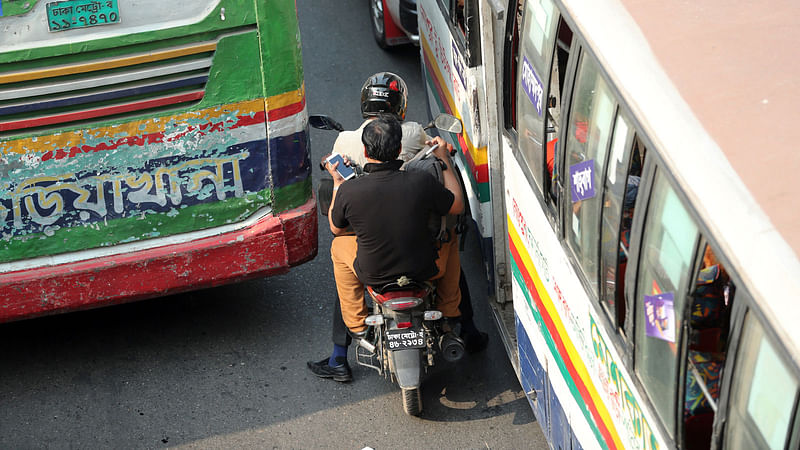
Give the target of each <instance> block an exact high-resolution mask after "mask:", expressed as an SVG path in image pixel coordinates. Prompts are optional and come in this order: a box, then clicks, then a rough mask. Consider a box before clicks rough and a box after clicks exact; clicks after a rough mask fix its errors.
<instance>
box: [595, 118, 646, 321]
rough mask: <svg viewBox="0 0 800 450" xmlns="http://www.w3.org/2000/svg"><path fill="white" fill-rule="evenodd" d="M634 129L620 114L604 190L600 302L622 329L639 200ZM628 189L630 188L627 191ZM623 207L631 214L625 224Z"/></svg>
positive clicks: (612, 142)
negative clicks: (633, 164) (630, 245)
mask: <svg viewBox="0 0 800 450" xmlns="http://www.w3.org/2000/svg"><path fill="white" fill-rule="evenodd" d="M632 141H633V129H632V128H631V125H630V122H629V121H628V120H627V119H626V118H625V116H623V115H622V114H619V113H618V114H617V119H616V121H615V124H614V135H613V136H612V138H611V154H610V155H609V161H608V170H607V171H606V176H605V187H604V188H603V213H602V225H601V227H602V228H601V232H600V233H601V239H602V240H601V244H600V248H601V254H600V276H601V280H602V281H601V285H600V302H601V304H602V305H603V306H604V307H605V310H606V312H607V313H608V315H609V316H610V318H611V321H612V323H614V324H615V325H616V326H617V327H618V328H620V327H622V325H623V324H624V323H625V309H624V306H625V302H624V297H623V295H622V294H623V286H624V282H623V281H624V279H625V266H626V265H627V261H628V249H627V242H628V239H629V236H628V235H629V234H630V221H631V217H633V204H634V202H635V199H636V193H637V191H638V185H637V186H633V184H634V183H638V179H639V178H638V177H636V176H635V175H633V174H630V175H629V171H628V166H629V164H628V162H629V160H630V159H631V153H632V151H631V147H632V146H633V144H632ZM626 186H627V189H626ZM623 206H624V207H626V208H625V210H626V211H629V212H628V216H627V217H626V219H625V220H624V224H625V225H626V226H623V227H621V226H620V225H621V224H622V223H623V218H622V214H623Z"/></svg>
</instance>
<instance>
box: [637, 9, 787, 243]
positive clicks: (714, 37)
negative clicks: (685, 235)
mask: <svg viewBox="0 0 800 450" xmlns="http://www.w3.org/2000/svg"><path fill="white" fill-rule="evenodd" d="M622 3H623V4H624V5H625V8H626V9H627V10H628V12H629V13H630V14H631V15H632V16H633V18H634V20H635V21H636V22H637V23H638V25H639V27H640V29H641V30H642V32H643V33H644V36H645V38H646V39H647V42H648V44H649V45H650V48H651V49H652V50H653V53H654V54H655V56H656V58H657V59H658V62H659V63H661V65H662V66H663V67H664V69H665V71H666V73H667V76H669V78H670V79H671V80H672V82H673V83H674V84H675V86H676V87H677V88H678V91H679V92H680V93H681V96H682V97H683V99H684V100H685V101H686V102H687V103H688V104H689V106H690V108H691V109H692V111H693V112H694V114H695V115H696V116H697V118H698V119H699V120H700V122H701V123H702V124H703V126H704V127H705V129H706V131H707V132H708V133H709V134H710V135H711V137H712V138H713V139H714V140H715V141H716V142H717V144H718V145H719V147H720V149H721V150H722V152H723V153H724V154H725V156H726V157H727V158H728V161H730V163H731V165H732V166H733V168H734V170H735V171H736V173H737V174H738V175H739V177H741V179H742V181H744V183H745V185H746V186H747V189H748V190H749V191H750V192H751V193H752V194H753V196H754V197H755V199H756V202H757V203H758V204H759V205H760V206H761V208H762V209H763V210H764V212H765V213H766V214H767V216H768V217H769V218H770V220H771V221H772V223H773V224H774V225H775V227H776V228H777V229H778V231H779V232H780V234H781V235H782V236H783V237H784V239H786V241H787V242H788V243H789V245H790V246H791V247H792V248H793V249H794V252H795V254H798V255H800V210H799V209H798V208H796V207H792V205H798V204H800V203H799V202H798V198H797V197H795V195H796V194H798V189H797V178H798V175H800V145H798V143H799V142H800V141H799V140H798V138H800V27H798V25H797V18H798V17H800V3H798V2H797V1H796V0H766V1H762V2H730V1H727V0H704V1H700V2H695V1H684V2H680V3H678V4H676V3H675V2H663V1H642V0H622ZM795 127H798V128H795ZM720 195H724V193H720Z"/></svg>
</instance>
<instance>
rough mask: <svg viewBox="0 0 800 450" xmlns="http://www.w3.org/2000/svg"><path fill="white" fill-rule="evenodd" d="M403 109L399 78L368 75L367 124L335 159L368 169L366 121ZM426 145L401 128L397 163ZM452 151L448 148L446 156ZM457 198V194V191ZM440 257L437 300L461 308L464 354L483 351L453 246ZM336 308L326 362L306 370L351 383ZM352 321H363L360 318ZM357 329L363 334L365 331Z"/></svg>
mask: <svg viewBox="0 0 800 450" xmlns="http://www.w3.org/2000/svg"><path fill="white" fill-rule="evenodd" d="M406 105H407V89H406V85H405V82H404V81H403V80H402V79H401V78H400V77H399V76H397V75H395V74H392V73H389V72H380V73H376V74H374V75H372V76H371V77H369V78H368V79H367V81H366V82H365V83H364V85H363V87H362V90H361V111H362V116H363V117H364V118H365V119H367V120H366V121H365V122H364V123H363V124H362V125H361V127H359V128H358V129H357V130H354V131H344V132H342V133H340V135H339V137H338V138H337V140H336V143H335V144H334V153H339V154H342V155H344V156H345V158H349V160H350V161H352V163H353V164H354V165H357V166H359V167H363V166H364V165H365V164H366V156H365V151H364V144H363V143H362V142H361V137H362V132H363V130H364V128H365V127H366V126H367V124H368V123H369V122H370V120H372V119H374V118H375V117H377V116H378V115H379V114H386V113H388V114H391V115H393V116H394V117H396V118H397V119H398V120H400V121H402V120H403V119H404V118H405V112H406ZM428 141H430V137H429V136H428V135H427V134H426V133H425V130H424V129H423V127H422V126H421V125H420V124H419V123H416V122H410V121H409V122H403V123H402V150H401V152H400V156H399V157H400V159H401V160H403V161H408V160H410V159H411V158H412V157H413V156H414V155H415V154H417V153H418V152H419V151H420V150H421V149H422V148H424V147H425V145H426V142H428ZM450 148H451V147H449V146H448V150H449V149H450ZM448 159H449V158H448ZM453 169H454V168H453V167H451V170H450V171H449V174H450V175H453V174H454V172H453ZM446 172H447V171H446ZM456 182H457V181H456ZM458 192H459V193H461V191H460V189H459V191H458ZM450 236H453V239H451V241H453V242H454V241H456V240H457V239H456V238H455V237H454V236H455V235H454V234H453V233H450ZM340 248H346V249H349V251H351V252H355V249H356V243H355V237H354V236H339V237H335V238H334V241H333V243H332V245H331V251H332V253H333V252H337V251H339V249H340ZM439 252H440V256H442V254H444V256H445V258H442V259H441V261H440V263H441V264H442V265H443V266H444V274H443V275H442V277H441V278H439V279H438V280H437V282H436V284H437V290H438V291H439V295H440V297H441V298H443V299H444V301H445V303H448V302H456V304H459V306H460V310H461V313H462V315H463V320H462V331H461V336H462V337H463V338H464V339H465V340H466V343H467V350H468V351H469V352H476V351H480V350H483V349H484V348H485V347H486V341H487V339H488V338H487V335H486V333H483V332H480V331H478V329H477V328H476V327H475V325H474V323H473V321H472V306H471V304H470V297H469V288H468V286H467V283H466V279H465V278H464V275H463V272H462V271H461V270H460V260H459V254H458V251H457V248H456V245H455V244H453V243H445V245H444V246H443V248H442V249H441V250H439ZM445 263H446V265H445ZM340 278H341V277H340ZM356 296H358V297H359V298H363V285H362V284H361V283H360V282H356V283H355V284H354V285H353V287H352V295H350V297H351V298H355V297H356ZM440 302H441V300H440ZM336 303H337V304H336V305H335V306H336V307H335V308H334V312H333V316H334V317H333V330H332V331H333V333H332V338H333V339H332V340H333V343H334V349H333V352H332V354H331V356H330V358H327V359H323V360H321V361H319V362H311V361H310V362H309V363H308V365H309V368H310V369H311V371H312V372H314V374H315V375H318V376H321V377H325V378H333V379H334V380H337V381H349V380H350V379H351V378H352V376H351V372H350V368H349V366H348V364H347V348H348V346H349V344H350V336H349V335H348V334H347V331H346V327H345V326H344V323H343V322H342V316H341V311H340V304H339V302H336ZM343 303H344V302H343ZM361 304H363V302H361ZM355 320H363V319H362V318H360V317H359V318H358V319H355ZM362 323H363V321H362V322H359V324H362ZM360 328H363V325H361V326H360Z"/></svg>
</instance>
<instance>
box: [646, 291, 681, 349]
mask: <svg viewBox="0 0 800 450" xmlns="http://www.w3.org/2000/svg"><path fill="white" fill-rule="evenodd" d="M674 301H675V297H674V295H673V294H672V292H667V293H664V294H657V295H645V296H644V329H645V333H646V334H647V336H650V337H654V338H658V339H661V340H664V341H667V342H675V307H674Z"/></svg>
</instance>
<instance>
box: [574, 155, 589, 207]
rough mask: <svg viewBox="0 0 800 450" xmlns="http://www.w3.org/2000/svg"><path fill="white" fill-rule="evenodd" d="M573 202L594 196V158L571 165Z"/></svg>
mask: <svg viewBox="0 0 800 450" xmlns="http://www.w3.org/2000/svg"><path fill="white" fill-rule="evenodd" d="M569 178H570V186H571V190H572V203H575V202H578V201H581V200H586V199H589V198H592V197H594V195H595V190H594V160H593V159H590V160H588V161H584V162H579V163H578V164H573V165H572V166H570V167H569Z"/></svg>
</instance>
